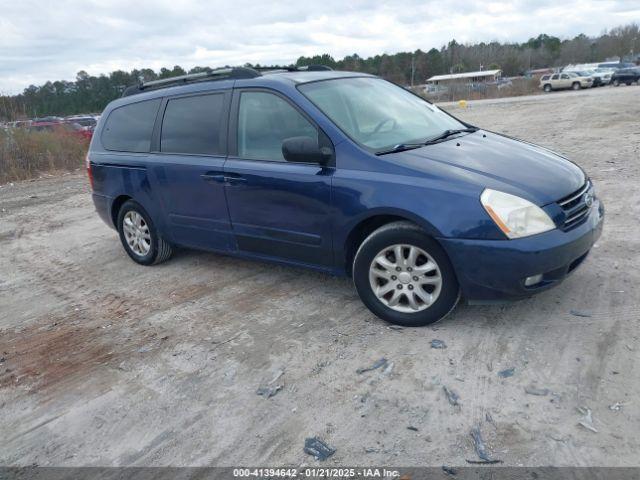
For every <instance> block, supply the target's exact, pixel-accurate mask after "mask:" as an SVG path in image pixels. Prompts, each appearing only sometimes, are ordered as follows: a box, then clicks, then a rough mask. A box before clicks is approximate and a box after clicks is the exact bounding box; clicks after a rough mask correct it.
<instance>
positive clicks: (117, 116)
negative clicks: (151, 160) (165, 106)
mask: <svg viewBox="0 0 640 480" xmlns="http://www.w3.org/2000/svg"><path fill="white" fill-rule="evenodd" d="M159 107H160V99H159V98H158V99H154V100H145V101H143V102H137V103H131V104H129V105H123V106H122V107H118V108H116V109H114V110H113V111H112V112H111V113H110V114H109V117H108V118H107V122H106V123H105V126H104V129H103V131H102V136H101V139H102V145H103V147H104V148H106V149H107V150H115V151H119V152H140V153H141V152H148V151H149V150H150V149H151V134H152V132H153V125H154V123H155V121H156V114H157V113H158V108H159Z"/></svg>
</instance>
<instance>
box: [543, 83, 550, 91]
mask: <svg viewBox="0 0 640 480" xmlns="http://www.w3.org/2000/svg"><path fill="white" fill-rule="evenodd" d="M544 91H545V92H547V93H549V92H550V91H551V85H549V84H548V83H547V84H546V85H545V86H544Z"/></svg>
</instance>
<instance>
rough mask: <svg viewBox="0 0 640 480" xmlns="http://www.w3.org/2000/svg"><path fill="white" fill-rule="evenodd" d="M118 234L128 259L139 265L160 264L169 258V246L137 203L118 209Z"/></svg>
mask: <svg viewBox="0 0 640 480" xmlns="http://www.w3.org/2000/svg"><path fill="white" fill-rule="evenodd" d="M118 233H119V234H120V241H121V242H122V246H123V247H124V249H125V251H126V252H127V254H128V255H129V257H131V259H132V260H133V261H134V262H136V263H139V264H140V265H153V264H156V263H161V262H164V261H165V260H167V259H168V258H169V257H170V256H171V253H172V249H171V245H170V244H169V243H168V242H167V241H166V240H164V239H163V238H162V237H161V236H160V234H159V233H158V231H157V229H156V228H155V226H154V224H153V221H152V220H151V217H150V216H149V214H148V213H147V212H146V211H145V209H144V208H142V205H140V204H139V203H138V202H135V201H133V200H129V201H127V202H125V203H124V204H123V205H122V207H121V208H120V212H119V213H118Z"/></svg>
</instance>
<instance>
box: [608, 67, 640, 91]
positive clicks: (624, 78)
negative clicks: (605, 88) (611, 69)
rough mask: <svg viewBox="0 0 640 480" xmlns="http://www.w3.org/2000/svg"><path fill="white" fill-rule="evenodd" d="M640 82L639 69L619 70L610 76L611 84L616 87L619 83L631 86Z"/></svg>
mask: <svg viewBox="0 0 640 480" xmlns="http://www.w3.org/2000/svg"><path fill="white" fill-rule="evenodd" d="M634 82H635V83H639V82H640V67H639V68H621V69H620V70H616V72H615V73H614V74H613V75H611V83H612V84H613V85H614V86H615V87H618V86H620V84H621V83H624V84H625V85H631V84H632V83H634Z"/></svg>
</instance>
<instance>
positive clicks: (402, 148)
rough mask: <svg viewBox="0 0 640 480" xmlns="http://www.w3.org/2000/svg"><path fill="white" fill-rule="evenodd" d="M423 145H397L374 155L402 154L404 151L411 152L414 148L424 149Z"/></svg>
mask: <svg viewBox="0 0 640 480" xmlns="http://www.w3.org/2000/svg"><path fill="white" fill-rule="evenodd" d="M424 145H425V144H424V143H399V144H397V145H394V146H393V147H391V148H389V149H388V150H380V151H379V152H376V155H386V154H387V153H397V152H404V151H406V150H413V149H414V148H420V147H424Z"/></svg>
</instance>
